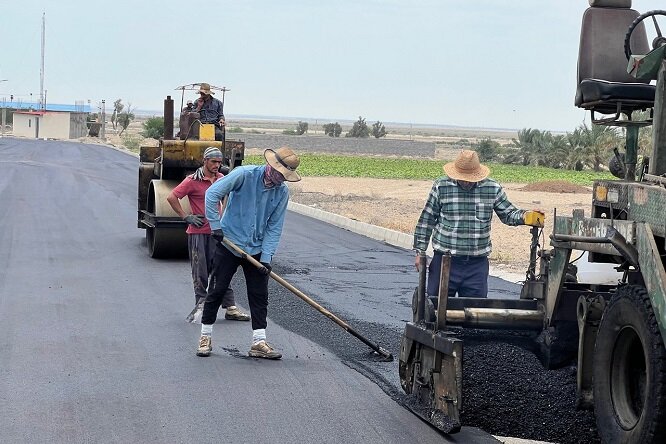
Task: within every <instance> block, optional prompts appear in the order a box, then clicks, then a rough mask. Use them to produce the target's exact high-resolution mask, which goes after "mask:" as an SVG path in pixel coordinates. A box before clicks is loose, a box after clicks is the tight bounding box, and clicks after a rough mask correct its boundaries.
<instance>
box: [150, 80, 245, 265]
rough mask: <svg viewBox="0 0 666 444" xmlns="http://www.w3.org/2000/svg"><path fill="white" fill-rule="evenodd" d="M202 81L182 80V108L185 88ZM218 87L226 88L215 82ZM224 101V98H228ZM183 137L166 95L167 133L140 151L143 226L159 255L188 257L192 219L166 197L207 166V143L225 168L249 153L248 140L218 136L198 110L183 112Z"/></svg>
mask: <svg viewBox="0 0 666 444" xmlns="http://www.w3.org/2000/svg"><path fill="white" fill-rule="evenodd" d="M199 86H200V84H198V83H194V84H191V85H183V86H179V87H178V88H176V89H178V90H181V91H182V94H181V109H184V108H183V100H184V95H185V91H190V90H198V89H199ZM211 89H212V90H218V91H222V94H223V95H222V100H224V93H225V92H226V91H228V89H226V88H219V87H215V86H212V85H211ZM223 103H224V102H223ZM179 126H180V131H179V132H178V138H175V137H174V135H173V132H174V101H173V99H172V98H171V96H167V97H166V99H165V100H164V137H162V138H161V139H160V140H159V145H158V146H142V147H141V149H140V152H139V161H140V164H139V186H138V191H139V195H138V214H137V226H138V227H139V228H142V229H145V230H146V245H147V247H148V254H149V255H150V257H153V258H167V257H169V258H172V257H187V235H186V234H185V229H186V227H187V224H186V222H185V221H183V220H182V219H181V218H180V217H178V215H177V214H176V213H175V211H173V209H172V208H171V206H170V205H169V203H168V202H167V201H166V198H167V196H168V195H169V193H171V191H172V190H173V189H174V188H175V187H176V186H177V185H178V184H179V183H180V182H181V181H182V180H183V179H184V178H185V176H186V175H188V174H191V173H193V172H194V171H195V170H196V169H197V168H198V167H200V166H201V163H202V159H203V153H204V151H205V150H206V148H208V147H211V146H214V147H217V148H219V149H220V150H221V151H222V154H223V155H224V159H223V164H222V167H221V168H220V171H221V172H225V171H229V170H231V169H232V168H234V167H236V166H239V165H241V163H242V162H243V159H244V157H245V143H244V142H241V141H235V140H226V138H225V137H224V136H223V137H222V139H223V140H215V128H214V127H213V125H211V124H201V123H200V122H199V120H198V114H197V113H196V112H189V111H183V112H181V113H180V123H179ZM181 205H182V206H183V209H184V210H185V211H186V212H189V211H190V208H189V202H188V201H187V198H184V199H182V200H181Z"/></svg>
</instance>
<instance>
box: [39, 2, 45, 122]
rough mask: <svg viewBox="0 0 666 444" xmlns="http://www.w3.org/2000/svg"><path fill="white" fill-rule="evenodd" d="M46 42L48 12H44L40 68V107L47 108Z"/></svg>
mask: <svg viewBox="0 0 666 444" xmlns="http://www.w3.org/2000/svg"><path fill="white" fill-rule="evenodd" d="M45 43H46V13H45V12H44V13H42V65H41V68H40V70H39V103H40V106H39V108H40V109H42V110H44V109H46V96H45V94H44V46H45Z"/></svg>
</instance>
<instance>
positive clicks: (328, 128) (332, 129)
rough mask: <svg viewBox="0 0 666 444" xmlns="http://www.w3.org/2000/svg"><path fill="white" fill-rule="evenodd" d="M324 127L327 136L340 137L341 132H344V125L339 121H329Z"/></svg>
mask: <svg viewBox="0 0 666 444" xmlns="http://www.w3.org/2000/svg"><path fill="white" fill-rule="evenodd" d="M322 128H323V129H324V134H326V135H327V136H331V137H340V134H342V127H341V126H340V124H339V123H338V122H335V123H327V124H325V125H323V126H322Z"/></svg>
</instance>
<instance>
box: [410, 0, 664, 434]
mask: <svg viewBox="0 0 666 444" xmlns="http://www.w3.org/2000/svg"><path fill="white" fill-rule="evenodd" d="M589 3H590V7H589V8H588V9H587V10H586V11H585V13H584V16H583V21H582V29H581V37H580V48H579V61H578V88H577V91H576V99H575V104H576V106H578V107H580V108H583V109H585V110H589V111H590V113H591V117H592V122H593V124H595V125H610V126H616V127H620V128H622V130H623V132H624V134H625V136H626V137H625V147H624V153H621V154H620V153H619V152H618V151H617V150H616V156H615V158H614V159H613V162H612V163H613V164H614V166H615V167H614V168H611V171H613V172H614V174H616V175H618V176H620V179H621V180H597V181H595V182H594V185H593V198H592V208H591V214H590V216H589V217H586V216H585V214H584V211H583V210H575V211H574V212H573V215H572V216H562V215H558V214H556V213H555V214H554V215H553V217H554V228H553V232H552V234H550V236H549V237H550V239H549V244H550V245H549V248H547V247H545V246H544V247H543V248H542V247H541V246H540V245H539V239H540V232H539V229H538V228H536V227H533V228H532V229H531V233H532V244H531V252H530V264H529V267H528V270H527V273H526V279H525V281H524V284H523V286H522V290H521V294H520V298H519V299H514V300H500V299H472V298H457V297H456V298H447V283H448V270H449V263H450V259H449V258H447V256H444V258H443V259H444V260H443V261H442V274H441V275H442V279H441V285H440V294H439V297H438V299H437V300H436V301H435V304H432V303H431V299H430V297H429V295H426V294H425V290H424V289H425V280H426V278H425V262H426V258H425V256H423V257H422V258H421V265H422V266H421V270H423V271H422V273H421V275H420V276H419V286H418V287H417V290H416V292H415V297H414V301H415V302H414V319H413V322H409V323H407V325H406V326H405V330H404V333H403V335H402V342H401V349H400V361H399V373H400V380H401V383H402V387H403V389H404V391H405V392H406V393H407V394H409V395H411V396H413V397H414V398H415V401H416V403H415V404H414V405H417V407H413V408H412V410H413V411H415V413H417V414H419V415H420V416H422V417H423V418H425V419H426V420H428V421H430V422H431V423H432V424H433V425H435V426H437V427H438V428H440V429H441V430H443V431H445V432H447V433H455V432H456V431H458V430H459V429H460V426H461V424H460V411H461V409H462V404H463V399H462V355H463V352H464V351H463V343H462V341H461V340H460V339H458V337H459V335H457V334H456V330H455V328H458V327H462V328H467V327H471V328H482V329H505V330H516V329H524V330H529V331H533V332H534V333H535V337H537V338H538V339H537V342H538V345H539V355H540V356H539V357H540V359H541V362H542V363H543V364H544V366H545V367H547V368H556V367H558V366H561V365H563V364H564V363H566V362H570V360H571V359H572V358H573V359H577V407H578V408H581V409H593V410H594V413H595V417H596V421H597V426H598V433H599V435H600V437H601V439H602V441H603V442H606V443H636V444H638V443H641V444H644V443H664V442H666V349H665V348H664V339H666V271H665V270H664V264H665V258H666V114H664V113H666V108H665V104H666V78H665V76H666V61H665V57H666V56H665V53H666V38H664V37H663V36H662V35H661V31H660V29H659V26H658V24H657V20H656V17H658V16H659V15H666V11H651V12H647V13H644V14H640V15H639V13H638V12H636V11H634V10H633V9H631V0H589ZM648 19H649V20H648ZM646 23H647V24H651V23H654V27H655V29H656V34H657V36H656V38H654V40H653V41H652V45H651V47H650V45H649V44H648V39H647V33H646ZM652 80H656V81H657V82H656V86H655V85H651V84H650V82H651V81H652ZM636 111H649V113H646V112H642V113H640V115H642V116H644V115H648V114H649V117H647V118H642V119H640V118H639V119H638V120H634V119H633V118H634V117H635V116H636V115H638V113H635V112H636ZM648 125H652V147H651V154H650V156H649V157H648V156H644V157H643V159H642V161H641V162H640V164H639V163H638V134H639V129H640V128H641V127H642V126H648ZM573 251H576V256H577V255H578V252H587V255H588V260H589V261H590V262H595V263H606V264H614V265H613V266H614V267H615V269H616V270H618V271H620V272H621V276H622V277H621V279H619V280H618V281H617V282H611V283H606V284H592V283H586V282H583V281H580V280H579V279H577V278H576V276H575V273H574V270H573V269H572V265H571V263H572V252H573Z"/></svg>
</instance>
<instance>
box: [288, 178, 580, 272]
mask: <svg viewBox="0 0 666 444" xmlns="http://www.w3.org/2000/svg"><path fill="white" fill-rule="evenodd" d="M431 186H432V182H431V181H418V180H393V179H368V178H343V177H304V178H303V180H301V181H300V182H298V183H295V184H290V190H291V200H292V201H294V202H298V203H301V204H304V205H309V206H312V207H316V208H319V209H321V210H324V211H329V212H331V213H335V214H339V215H341V216H345V217H349V218H351V219H354V220H358V221H361V222H366V223H369V224H372V225H378V226H381V227H385V228H390V229H392V230H397V231H401V232H404V233H413V230H414V226H415V225H416V221H417V220H418V218H419V215H420V214H421V210H422V209H423V205H424V203H425V199H426V197H427V195H428V192H429V191H430V188H431ZM503 187H504V189H505V191H506V193H507V196H508V197H509V200H510V201H511V202H512V203H513V204H514V205H516V206H517V207H519V208H525V209H542V210H544V211H545V212H546V227H545V229H544V233H550V232H551V231H552V228H553V227H552V215H553V210H554V209H555V208H557V213H558V214H560V215H571V212H572V211H573V210H574V209H576V208H583V209H585V210H586V211H587V212H588V213H589V208H590V202H591V198H592V192H591V189H589V188H586V187H580V186H575V185H571V184H566V183H561V182H557V183H556V182H541V183H539V184H530V185H529V186H526V185H525V184H515V183H507V184H503ZM529 190H533V191H529ZM543 190H546V191H543ZM546 236H547V234H546ZM491 238H492V243H493V252H492V254H491V256H490V260H491V263H492V265H493V266H495V267H496V268H498V269H501V270H504V271H507V272H512V273H523V272H524V271H525V269H526V268H527V265H528V262H529V246H530V233H529V228H528V227H525V226H519V227H509V226H506V225H504V224H502V223H501V222H500V221H499V219H498V218H497V217H494V218H493V228H492V232H491ZM543 243H546V245H547V239H543V240H542V244H543Z"/></svg>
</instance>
